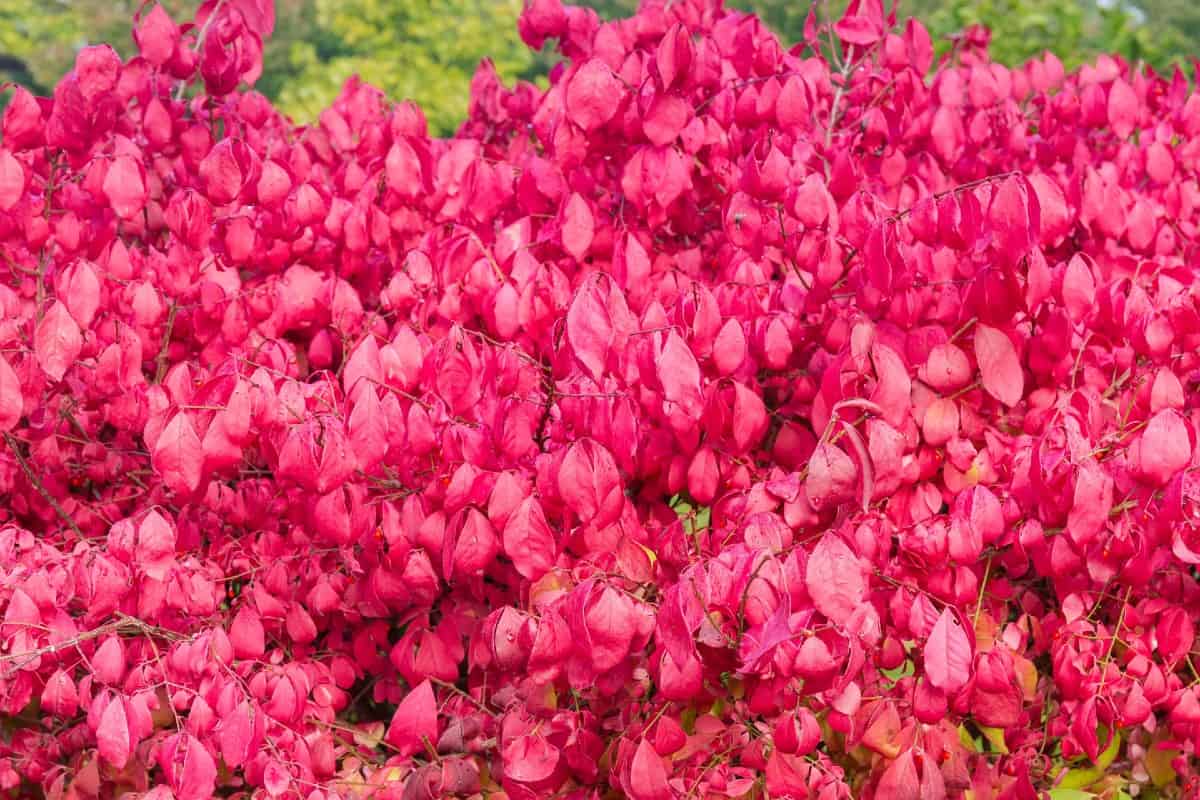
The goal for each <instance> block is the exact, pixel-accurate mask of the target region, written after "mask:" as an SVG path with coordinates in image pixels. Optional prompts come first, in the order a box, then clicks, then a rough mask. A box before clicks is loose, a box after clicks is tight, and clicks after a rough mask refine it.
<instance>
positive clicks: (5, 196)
mask: <svg viewBox="0 0 1200 800" xmlns="http://www.w3.org/2000/svg"><path fill="white" fill-rule="evenodd" d="M23 194H25V168H24V167H22V166H21V162H20V161H18V160H17V158H16V156H14V155H13V154H12V153H11V152H10V151H9V150H7V149H0V211H9V210H11V209H12V207H13V206H15V205H16V204H17V203H18V202H20V200H21V196H22V195H23Z"/></svg>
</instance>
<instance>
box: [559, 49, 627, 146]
mask: <svg viewBox="0 0 1200 800" xmlns="http://www.w3.org/2000/svg"><path fill="white" fill-rule="evenodd" d="M623 94H624V89H623V87H622V86H621V82H620V81H619V80H618V79H617V77H616V76H615V75H613V72H612V70H611V69H609V67H608V65H607V64H605V63H604V62H603V61H601V60H600V59H597V58H593V59H591V60H590V61H585V62H584V63H583V66H581V67H580V68H579V69H578V70H576V72H575V74H574V75H572V76H571V79H570V81H569V82H568V83H567V87H566V99H565V104H566V110H567V117H568V118H569V119H570V120H571V121H572V122H574V123H575V124H576V125H578V126H579V127H581V128H583V130H584V131H586V132H589V133H590V132H591V131H594V130H595V129H596V128H599V127H600V126H601V125H603V124H604V123H606V122H608V121H609V120H610V119H612V117H613V115H614V114H615V113H616V112H617V107H618V106H619V105H620V104H621V98H622V96H623Z"/></svg>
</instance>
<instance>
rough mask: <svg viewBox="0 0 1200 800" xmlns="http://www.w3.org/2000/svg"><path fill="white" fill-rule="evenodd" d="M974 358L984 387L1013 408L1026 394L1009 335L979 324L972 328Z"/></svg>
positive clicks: (1019, 366)
mask: <svg viewBox="0 0 1200 800" xmlns="http://www.w3.org/2000/svg"><path fill="white" fill-rule="evenodd" d="M975 358H976V360H977V361H978V362H979V371H980V373H981V374H982V376H983V388H984V390H986V391H987V393H988V394H990V395H991V396H992V397H994V398H996V399H997V400H999V401H1000V402H1001V403H1004V405H1006V406H1015V405H1016V404H1017V403H1019V402H1021V397H1022V396H1023V395H1024V394H1025V375H1024V373H1023V372H1022V371H1021V362H1020V360H1019V359H1018V358H1017V351H1016V348H1014V347H1013V343H1012V340H1011V339H1009V338H1008V334H1006V333H1004V331H1001V330H997V329H996V328H992V327H989V326H987V325H984V324H982V323H980V324H978V325H976V326H975Z"/></svg>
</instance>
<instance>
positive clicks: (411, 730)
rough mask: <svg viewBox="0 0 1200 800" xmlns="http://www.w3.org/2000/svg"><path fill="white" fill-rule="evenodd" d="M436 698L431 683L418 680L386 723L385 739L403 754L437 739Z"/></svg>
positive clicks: (411, 753)
mask: <svg viewBox="0 0 1200 800" xmlns="http://www.w3.org/2000/svg"><path fill="white" fill-rule="evenodd" d="M437 714H438V709H437V700H436V698H434V696H433V685H432V684H430V682H429V681H427V680H426V681H421V683H420V684H418V685H417V686H416V687H415V688H414V689H413V690H412V691H411V692H409V693H408V694H407V695H405V697H404V699H403V700H401V701H400V704H399V705H398V706H396V713H395V714H393V715H392V723H391V725H389V726H388V730H387V741H388V743H389V744H391V745H392V746H393V747H394V748H396V752H398V753H399V754H400V755H402V756H410V755H414V754H416V753H420V752H423V751H424V750H425V747H426V745H427V744H428V746H431V747H432V746H433V743H434V742H436V741H437V730H438V729H437Z"/></svg>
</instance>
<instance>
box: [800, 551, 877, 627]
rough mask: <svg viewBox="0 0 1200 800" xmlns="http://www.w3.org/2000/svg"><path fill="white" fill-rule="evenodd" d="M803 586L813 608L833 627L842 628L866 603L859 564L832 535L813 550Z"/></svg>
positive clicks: (863, 577)
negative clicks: (839, 626) (811, 601)
mask: <svg viewBox="0 0 1200 800" xmlns="http://www.w3.org/2000/svg"><path fill="white" fill-rule="evenodd" d="M804 583H805V585H806V586H807V587H808V593H809V595H810V596H811V597H812V600H813V605H815V606H816V607H817V610H818V611H820V612H821V613H822V614H824V615H825V616H826V617H828V618H829V620H830V621H831V622H833V623H834V624H836V625H844V624H845V623H846V621H847V620H849V619H850V617H851V616H852V615H853V614H854V612H855V611H856V610H857V609H858V607H859V606H860V605H861V604H862V602H863V601H864V600H865V599H866V594H867V582H866V577H865V576H864V574H863V568H862V564H861V562H860V561H859V559H858V556H856V555H855V554H854V552H853V551H852V550H851V549H850V548H849V547H848V546H847V545H846V543H845V542H844V541H843V540H842V538H841V537H840V536H837V535H836V534H832V533H830V534H826V535H825V536H823V537H821V541H820V542H818V543H817V546H816V547H815V548H813V551H812V555H810V556H809V557H808V566H807V568H806V570H805V573H804Z"/></svg>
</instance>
